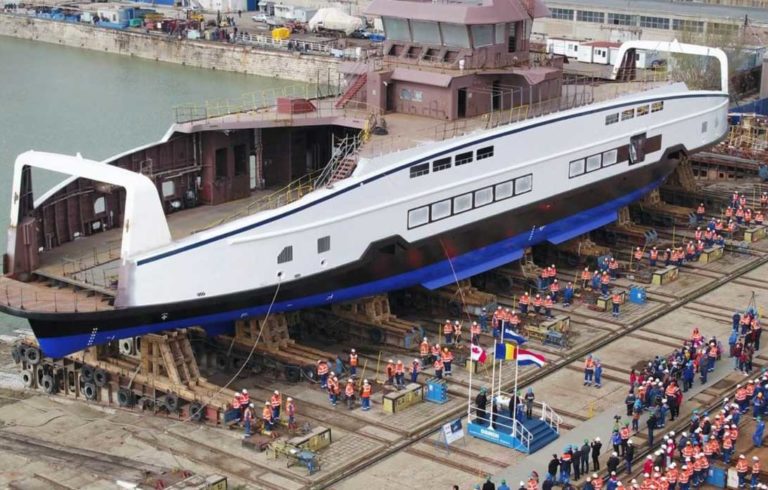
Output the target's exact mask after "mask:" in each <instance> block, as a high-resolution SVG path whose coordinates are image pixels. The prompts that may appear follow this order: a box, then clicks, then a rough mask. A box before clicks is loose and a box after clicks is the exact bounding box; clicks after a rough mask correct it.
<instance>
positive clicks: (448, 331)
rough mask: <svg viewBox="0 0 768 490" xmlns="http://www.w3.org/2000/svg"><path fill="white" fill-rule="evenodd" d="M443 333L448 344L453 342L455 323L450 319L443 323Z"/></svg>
mask: <svg viewBox="0 0 768 490" xmlns="http://www.w3.org/2000/svg"><path fill="white" fill-rule="evenodd" d="M443 335H444V336H445V343H446V344H450V343H451V342H453V323H451V321H450V320H446V321H445V323H444V324H443Z"/></svg>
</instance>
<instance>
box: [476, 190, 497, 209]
mask: <svg viewBox="0 0 768 490" xmlns="http://www.w3.org/2000/svg"><path fill="white" fill-rule="evenodd" d="M491 202H493V187H486V188H485V189H480V190H477V191H475V207H476V208H479V207H480V206H485V205H486V204H490V203H491Z"/></svg>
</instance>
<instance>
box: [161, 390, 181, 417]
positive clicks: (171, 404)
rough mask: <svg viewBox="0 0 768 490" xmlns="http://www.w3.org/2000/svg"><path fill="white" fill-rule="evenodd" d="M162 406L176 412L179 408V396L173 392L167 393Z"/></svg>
mask: <svg viewBox="0 0 768 490" xmlns="http://www.w3.org/2000/svg"><path fill="white" fill-rule="evenodd" d="M163 406H164V407H165V409H166V410H168V411H169V412H171V413H175V412H177V411H178V410H179V397H178V396H176V395H175V394H174V393H168V394H167V395H166V396H165V403H163Z"/></svg>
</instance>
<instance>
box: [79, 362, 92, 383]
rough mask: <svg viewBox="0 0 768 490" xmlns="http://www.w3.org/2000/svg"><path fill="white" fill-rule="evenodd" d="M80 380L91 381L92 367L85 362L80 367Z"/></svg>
mask: <svg viewBox="0 0 768 490" xmlns="http://www.w3.org/2000/svg"><path fill="white" fill-rule="evenodd" d="M80 380H81V381H82V382H83V383H92V382H93V368H92V367H91V366H89V365H87V364H83V366H82V367H81V368H80Z"/></svg>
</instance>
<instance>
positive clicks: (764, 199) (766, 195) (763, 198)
mask: <svg viewBox="0 0 768 490" xmlns="http://www.w3.org/2000/svg"><path fill="white" fill-rule="evenodd" d="M760 206H761V207H762V208H768V192H763V193H762V195H760Z"/></svg>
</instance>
